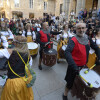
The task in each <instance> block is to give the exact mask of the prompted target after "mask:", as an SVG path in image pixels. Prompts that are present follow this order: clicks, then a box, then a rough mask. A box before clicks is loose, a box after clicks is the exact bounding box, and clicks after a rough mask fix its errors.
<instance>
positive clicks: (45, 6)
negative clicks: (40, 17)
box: [44, 2, 47, 10]
mask: <svg viewBox="0 0 100 100" xmlns="http://www.w3.org/2000/svg"><path fill="white" fill-rule="evenodd" d="M44 10H47V2H44Z"/></svg>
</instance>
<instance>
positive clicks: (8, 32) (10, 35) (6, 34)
mask: <svg viewBox="0 0 100 100" xmlns="http://www.w3.org/2000/svg"><path fill="white" fill-rule="evenodd" d="M1 34H2V35H4V36H8V39H14V35H13V34H12V32H11V31H10V30H9V29H8V31H1Z"/></svg>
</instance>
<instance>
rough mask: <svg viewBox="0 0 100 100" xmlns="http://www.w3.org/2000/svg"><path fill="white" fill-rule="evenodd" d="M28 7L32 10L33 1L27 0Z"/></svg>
mask: <svg viewBox="0 0 100 100" xmlns="http://www.w3.org/2000/svg"><path fill="white" fill-rule="evenodd" d="M29 7H30V8H33V0H29Z"/></svg>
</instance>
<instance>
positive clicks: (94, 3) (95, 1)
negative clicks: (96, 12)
mask: <svg viewBox="0 0 100 100" xmlns="http://www.w3.org/2000/svg"><path fill="white" fill-rule="evenodd" d="M94 7H96V8H97V7H98V0H93V5H92V9H93V8H94Z"/></svg>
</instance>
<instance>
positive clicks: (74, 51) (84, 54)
mask: <svg viewBox="0 0 100 100" xmlns="http://www.w3.org/2000/svg"><path fill="white" fill-rule="evenodd" d="M85 32H86V24H85V23H78V24H76V35H75V36H74V37H72V38H71V39H70V40H69V43H68V46H67V48H66V50H65V58H66V60H67V62H68V69H67V74H66V77H65V80H66V82H67V85H66V88H65V92H64V95H63V100H68V99H67V94H68V91H69V90H70V89H71V88H72V86H73V82H74V79H75V77H76V75H78V74H79V70H80V69H82V68H83V67H84V66H85V65H86V63H87V61H88V55H89V50H90V47H91V48H92V49H94V50H95V53H96V55H97V57H98V59H99V61H100V51H99V48H98V46H97V45H96V44H95V43H94V42H93V40H92V39H91V38H89V37H88V36H87V35H86V34H85Z"/></svg>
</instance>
